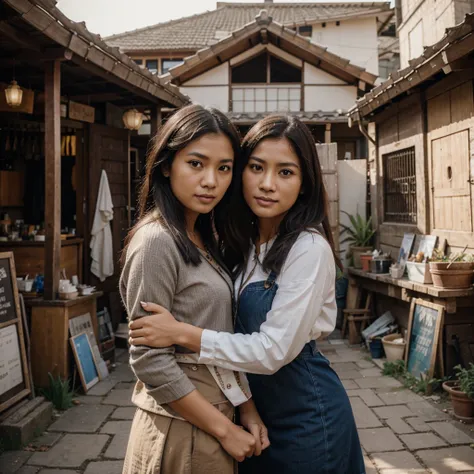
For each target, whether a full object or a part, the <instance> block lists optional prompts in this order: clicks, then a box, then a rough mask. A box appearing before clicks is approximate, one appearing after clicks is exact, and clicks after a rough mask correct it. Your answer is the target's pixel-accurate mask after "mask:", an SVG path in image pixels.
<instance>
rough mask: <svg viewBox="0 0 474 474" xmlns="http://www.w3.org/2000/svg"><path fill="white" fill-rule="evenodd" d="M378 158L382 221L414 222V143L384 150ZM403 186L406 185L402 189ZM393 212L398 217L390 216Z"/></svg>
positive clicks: (415, 188) (413, 223)
mask: <svg viewBox="0 0 474 474" xmlns="http://www.w3.org/2000/svg"><path fill="white" fill-rule="evenodd" d="M381 158H382V173H383V175H382V191H383V222H384V223H387V224H392V223H393V224H405V225H417V222H418V203H417V192H418V190H417V183H416V148H415V146H409V147H406V148H402V149H401V150H395V151H392V152H389V153H384V154H383V155H382V157H381ZM390 161H391V162H390ZM403 188H405V189H406V191H405V192H404V191H403ZM389 199H390V202H389ZM395 215H398V216H402V217H401V218H400V217H399V218H397V217H394V216H395Z"/></svg>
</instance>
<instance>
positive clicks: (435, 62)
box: [348, 13, 474, 121]
mask: <svg viewBox="0 0 474 474" xmlns="http://www.w3.org/2000/svg"><path fill="white" fill-rule="evenodd" d="M473 44H474V13H471V14H467V15H466V18H465V20H464V21H463V22H462V23H460V24H459V25H457V26H454V27H453V28H447V29H446V33H445V35H444V36H443V38H442V39H441V40H440V41H438V42H437V43H435V44H433V45H432V46H428V47H426V48H425V49H424V51H423V54H422V55H421V56H419V57H417V58H414V59H411V60H410V61H408V64H409V66H408V67H406V68H404V69H400V70H398V71H397V72H394V73H392V74H390V76H389V78H388V79H387V80H386V81H385V82H382V84H380V85H379V86H377V87H375V88H374V89H372V90H371V91H370V92H369V93H367V94H365V95H364V96H363V97H361V98H360V99H359V100H357V102H356V105H354V106H353V107H352V108H351V109H350V110H349V114H348V115H349V116H350V118H351V119H352V120H354V121H357V120H360V119H361V118H363V117H366V116H368V115H370V114H372V113H373V112H375V111H376V110H377V109H379V108H380V107H383V106H384V105H386V104H388V103H390V102H391V101H392V100H393V99H395V98H396V97H398V96H401V95H402V94H405V93H407V92H408V91H410V90H411V89H413V88H414V87H417V86H418V85H420V84H422V83H423V82H425V81H427V80H428V79H430V78H432V77H433V76H435V75H436V74H438V73H440V72H441V71H442V70H444V71H448V72H446V73H449V70H450V64H451V63H453V62H455V61H456V60H458V59H461V58H463V57H465V56H467V55H468V54H471V53H472V51H473V50H474V46H473Z"/></svg>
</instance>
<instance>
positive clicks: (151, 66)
mask: <svg viewBox="0 0 474 474" xmlns="http://www.w3.org/2000/svg"><path fill="white" fill-rule="evenodd" d="M146 68H147V69H148V70H149V71H150V72H151V73H153V74H158V60H157V59H147V60H146Z"/></svg>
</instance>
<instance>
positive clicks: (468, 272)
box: [430, 250, 474, 290]
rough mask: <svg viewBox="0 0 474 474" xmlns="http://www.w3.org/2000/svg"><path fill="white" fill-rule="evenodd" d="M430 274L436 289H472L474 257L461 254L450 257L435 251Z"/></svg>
mask: <svg viewBox="0 0 474 474" xmlns="http://www.w3.org/2000/svg"><path fill="white" fill-rule="evenodd" d="M430 273H431V276H432V278H433V285H434V286H435V287H436V288H442V289H447V290H448V289H464V288H470V287H471V286H472V282H473V279H474V255H471V254H466V253H465V252H460V253H456V254H453V255H450V256H449V257H448V256H446V255H444V253H443V252H441V251H439V250H434V251H433V255H432V257H431V258H430Z"/></svg>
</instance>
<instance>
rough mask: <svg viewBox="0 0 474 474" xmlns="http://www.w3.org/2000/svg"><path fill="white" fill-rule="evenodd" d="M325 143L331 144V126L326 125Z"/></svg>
mask: <svg viewBox="0 0 474 474" xmlns="http://www.w3.org/2000/svg"><path fill="white" fill-rule="evenodd" d="M324 143H331V124H330V123H327V124H326V130H325V131H324Z"/></svg>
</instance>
